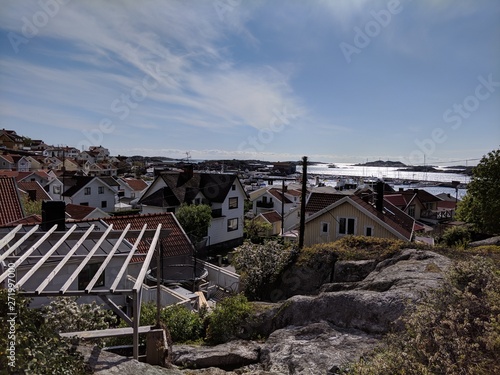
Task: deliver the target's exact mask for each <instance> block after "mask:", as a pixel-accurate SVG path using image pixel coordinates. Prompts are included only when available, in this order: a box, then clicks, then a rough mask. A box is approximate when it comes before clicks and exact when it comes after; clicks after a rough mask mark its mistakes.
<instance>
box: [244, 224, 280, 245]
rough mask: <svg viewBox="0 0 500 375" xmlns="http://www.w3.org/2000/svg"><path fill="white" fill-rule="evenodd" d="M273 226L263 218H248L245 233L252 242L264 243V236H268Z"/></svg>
mask: <svg viewBox="0 0 500 375" xmlns="http://www.w3.org/2000/svg"><path fill="white" fill-rule="evenodd" d="M272 229H273V226H272V224H270V223H266V222H264V221H261V220H255V219H253V220H246V221H245V228H244V234H245V237H246V238H248V239H249V240H250V241H251V242H252V243H255V244H257V243H262V242H263V240H264V237H268V235H269V233H270V231H272Z"/></svg>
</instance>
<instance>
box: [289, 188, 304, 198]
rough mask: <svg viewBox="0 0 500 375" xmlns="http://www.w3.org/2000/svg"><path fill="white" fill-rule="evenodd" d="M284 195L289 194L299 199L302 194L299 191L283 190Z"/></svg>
mask: <svg viewBox="0 0 500 375" xmlns="http://www.w3.org/2000/svg"><path fill="white" fill-rule="evenodd" d="M285 194H289V195H291V196H294V197H300V196H301V195H302V192H301V191H300V190H296V189H290V190H285Z"/></svg>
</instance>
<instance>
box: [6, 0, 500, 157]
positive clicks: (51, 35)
mask: <svg viewBox="0 0 500 375" xmlns="http://www.w3.org/2000/svg"><path fill="white" fill-rule="evenodd" d="M499 20H500V2H499V1H497V0H478V1H470V0H418V1H417V0H413V1H410V0H400V1H398V0H389V1H385V0H384V1H376V0H331V1H328V0H311V1H299V0H287V1H285V0H273V1H259V0H252V1H246V0H214V1H212V0H210V1H201V0H199V1H191V0H183V1H174V0H171V1H163V0H162V1H160V0H158V1H156V0H144V1H140V2H138V1H132V0H130V1H127V0H125V1H116V0H115V1H113V0H111V1H106V2H104V1H93V0H89V1H78V0H72V1H69V0H39V1H18V0H7V1H2V3H1V4H0V31H1V35H2V37H1V38H0V121H1V125H0V126H1V127H4V128H7V129H14V130H16V131H17V132H18V133H19V134H21V135H25V136H30V137H32V138H37V139H43V140H45V141H46V142H47V143H50V144H64V145H69V146H75V147H79V148H82V147H88V146H89V145H91V144H102V145H103V146H105V147H108V148H109V149H110V150H111V152H112V153H113V154H121V155H137V154H140V155H150V156H152V155H163V156H169V157H183V156H185V155H186V152H190V155H191V157H192V158H194V159H222V158H230V159H232V158H237V159H262V160H271V161H277V160H298V159H300V158H301V157H302V156H303V155H307V156H309V158H310V159H312V160H321V161H326V162H360V161H366V160H376V159H384V160H387V159H390V160H401V161H404V162H406V163H409V164H423V162H424V155H425V159H426V163H428V164H432V163H446V162H449V161H463V160H465V159H477V158H480V157H481V156H483V155H484V154H486V153H487V152H489V151H491V150H493V149H496V148H498V147H499V144H500V64H499V62H500V43H499V42H498V41H499V40H500V22H499Z"/></svg>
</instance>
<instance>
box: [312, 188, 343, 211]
mask: <svg viewBox="0 0 500 375" xmlns="http://www.w3.org/2000/svg"><path fill="white" fill-rule="evenodd" d="M344 197H345V194H330V193H315V192H313V193H311V195H310V196H309V199H308V200H307V204H306V212H307V213H309V214H313V213H315V212H318V211H319V210H322V209H323V208H325V207H328V206H329V205H331V204H332V203H335V202H337V201H339V200H341V199H342V198H344Z"/></svg>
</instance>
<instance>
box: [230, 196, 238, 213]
mask: <svg viewBox="0 0 500 375" xmlns="http://www.w3.org/2000/svg"><path fill="white" fill-rule="evenodd" d="M235 200H236V206H234V205H232V204H231V202H233V203H234V201H235ZM238 201H239V199H238V197H231V198H229V200H228V205H227V206H228V209H229V210H234V209H236V208H238V204H239V202H238Z"/></svg>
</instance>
